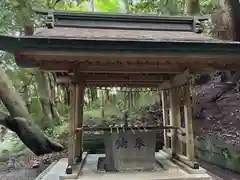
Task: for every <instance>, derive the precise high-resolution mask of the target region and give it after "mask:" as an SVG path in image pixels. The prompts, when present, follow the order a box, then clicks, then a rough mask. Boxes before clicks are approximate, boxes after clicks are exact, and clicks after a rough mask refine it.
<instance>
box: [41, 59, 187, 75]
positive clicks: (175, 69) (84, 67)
mask: <svg viewBox="0 0 240 180" xmlns="http://www.w3.org/2000/svg"><path fill="white" fill-rule="evenodd" d="M182 65H183V64H182ZM182 65H178V64H177V63H175V64H174V63H171V64H169V63H168V64H161V63H160V64H159V63H158V62H157V61H156V62H155V63H152V64H150V63H149V62H146V63H137V62H136V63H116V62H106V63H103V62H98V63H74V62H69V61H41V62H39V64H38V65H37V66H38V67H39V68H40V69H41V70H43V71H61V70H63V71H66V70H68V71H72V70H73V69H76V70H77V71H79V72H82V73H132V74H133V73H141V74H143V73H151V74H154V73H155V74H159V73H168V74H177V73H180V72H182V71H183V70H184V69H185V68H184V67H182Z"/></svg>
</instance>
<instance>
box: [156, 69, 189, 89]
mask: <svg viewBox="0 0 240 180" xmlns="http://www.w3.org/2000/svg"><path fill="white" fill-rule="evenodd" d="M189 77H190V72H189V69H188V70H185V71H184V72H183V73H181V74H178V75H176V76H174V77H173V78H172V79H171V80H168V81H165V82H163V83H162V84H160V86H159V88H160V89H170V88H175V87H179V86H182V85H185V84H188V83H189Z"/></svg>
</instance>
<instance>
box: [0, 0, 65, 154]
mask: <svg viewBox="0 0 240 180" xmlns="http://www.w3.org/2000/svg"><path fill="white" fill-rule="evenodd" d="M10 2H11V3H12V4H11V5H13V7H11V6H9V4H4V5H5V6H6V7H7V8H8V9H9V10H12V11H11V12H12V15H15V16H13V17H14V18H13V20H16V21H10V23H12V24H13V26H14V25H16V24H17V22H19V24H21V23H22V24H23V25H24V26H23V27H22V29H24V32H25V33H26V34H32V33H33V22H32V21H31V14H30V11H31V4H30V3H29V2H28V1H19V2H18V1H13V2H12V1H10ZM13 10H15V11H13ZM20 22H21V23H20ZM17 27H19V29H18V30H16V29H15V31H16V32H17V31H19V30H21V27H20V26H17ZM10 32H11V31H10ZM13 33H14V32H13ZM13 87H14V86H13V84H12V82H11V80H10V79H9V78H8V76H7V75H6V73H5V72H4V70H3V69H2V67H0V99H1V101H2V102H3V104H4V106H5V107H6V109H7V110H8V112H9V114H5V113H3V112H1V113H0V124H1V125H3V126H5V127H7V128H9V129H10V130H12V131H14V132H16V134H17V135H18V136H19V138H20V139H21V140H22V142H23V143H24V144H25V145H26V146H27V147H28V148H29V149H30V150H32V151H33V152H34V153H35V154H36V155H41V154H45V153H51V152H57V151H61V150H63V146H62V145H60V144H58V143H56V142H53V141H52V140H50V139H49V138H48V137H47V136H45V135H44V134H43V132H42V131H41V130H40V129H39V128H38V127H37V126H36V125H35V124H34V123H33V121H32V117H31V116H30V114H29V112H28V109H27V107H26V104H25V102H24V101H23V100H22V98H21V96H20V94H19V93H18V92H16V90H15V89H14V88H13Z"/></svg>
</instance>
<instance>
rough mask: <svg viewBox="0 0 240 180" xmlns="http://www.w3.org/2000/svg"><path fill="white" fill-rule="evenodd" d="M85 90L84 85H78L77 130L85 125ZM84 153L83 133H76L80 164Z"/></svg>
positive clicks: (76, 151) (77, 154)
mask: <svg viewBox="0 0 240 180" xmlns="http://www.w3.org/2000/svg"><path fill="white" fill-rule="evenodd" d="M84 90H85V86H84V84H83V83H81V84H77V85H76V111H75V119H76V128H81V127H82V125H83V106H84ZM82 152H83V133H82V131H79V132H77V133H76V147H75V156H76V161H77V162H80V161H81V160H82Z"/></svg>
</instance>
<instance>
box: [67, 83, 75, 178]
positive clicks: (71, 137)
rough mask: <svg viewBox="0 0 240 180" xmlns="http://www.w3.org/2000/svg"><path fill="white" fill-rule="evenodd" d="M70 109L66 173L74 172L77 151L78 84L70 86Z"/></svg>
mask: <svg viewBox="0 0 240 180" xmlns="http://www.w3.org/2000/svg"><path fill="white" fill-rule="evenodd" d="M70 88H71V89H70V92H71V93H70V111H71V117H70V119H69V122H68V128H69V137H68V167H67V169H66V174H72V166H73V161H74V155H75V153H74V151H75V145H74V144H75V108H76V85H75V84H71V86H70Z"/></svg>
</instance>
